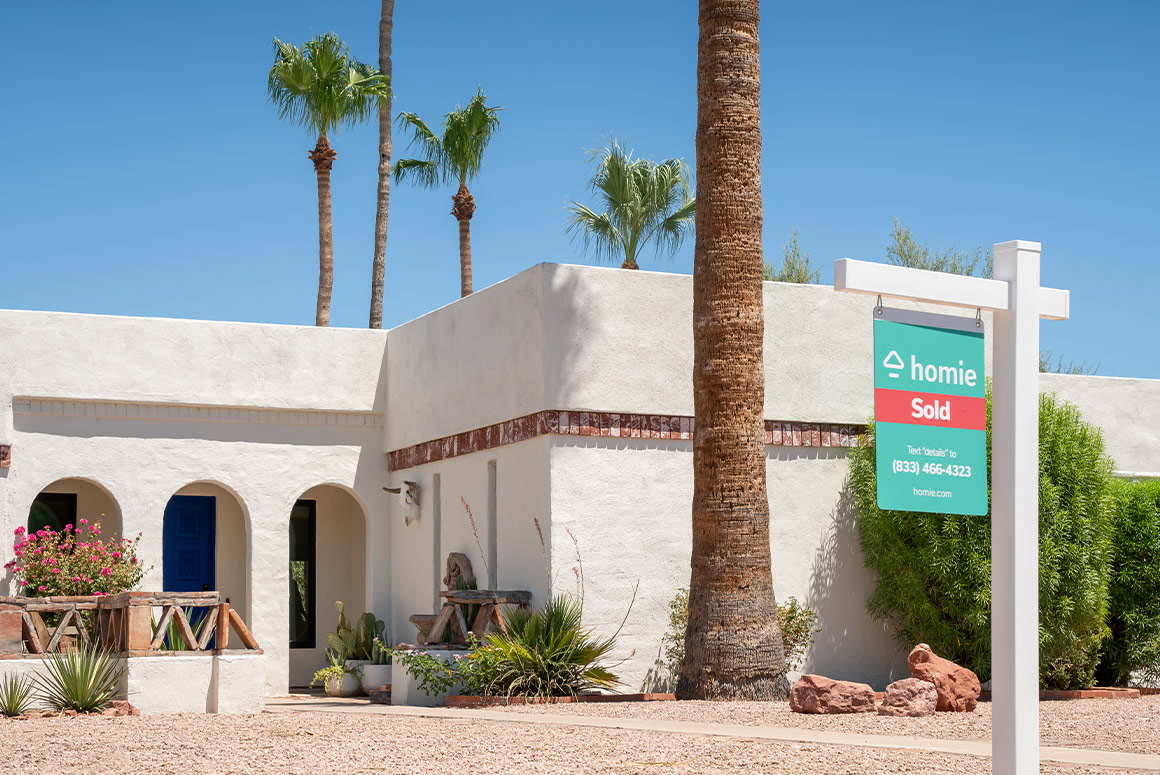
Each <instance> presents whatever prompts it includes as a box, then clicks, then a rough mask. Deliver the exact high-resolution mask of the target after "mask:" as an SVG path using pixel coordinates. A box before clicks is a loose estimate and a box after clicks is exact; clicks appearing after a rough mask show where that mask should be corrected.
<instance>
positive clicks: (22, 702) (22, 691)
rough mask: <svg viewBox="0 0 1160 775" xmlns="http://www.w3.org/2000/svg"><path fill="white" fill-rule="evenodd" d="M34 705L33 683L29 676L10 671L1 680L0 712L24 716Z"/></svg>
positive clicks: (7, 714) (6, 714)
mask: <svg viewBox="0 0 1160 775" xmlns="http://www.w3.org/2000/svg"><path fill="white" fill-rule="evenodd" d="M31 705H32V683H31V682H30V681H29V680H28V677H27V676H23V675H17V674H15V673H9V674H8V675H6V676H4V680H2V681H0V713H2V714H4V715H5V716H23V715H24V711H26V710H28V708H29V707H30V706H31Z"/></svg>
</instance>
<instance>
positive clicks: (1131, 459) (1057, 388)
mask: <svg viewBox="0 0 1160 775" xmlns="http://www.w3.org/2000/svg"><path fill="white" fill-rule="evenodd" d="M1039 384H1040V387H1041V389H1042V390H1043V391H1044V392H1053V393H1055V394H1056V395H1058V396H1059V397H1060V398H1062V399H1064V400H1065V401H1069V402H1070V403H1073V404H1075V405H1076V406H1077V407H1079V409H1080V411H1081V412H1082V413H1083V417H1084V419H1085V420H1087V421H1088V422H1090V423H1092V424H1094V425H1098V426H1100V427H1101V428H1103V429H1104V443H1105V445H1106V447H1107V451H1108V454H1109V455H1111V457H1112V460H1114V461H1115V462H1116V468H1118V469H1119V470H1121V471H1125V472H1131V473H1141V474H1152V475H1160V379H1131V378H1125V377H1098V376H1082V375H1068V374H1043V375H1041V376H1040V378H1039Z"/></svg>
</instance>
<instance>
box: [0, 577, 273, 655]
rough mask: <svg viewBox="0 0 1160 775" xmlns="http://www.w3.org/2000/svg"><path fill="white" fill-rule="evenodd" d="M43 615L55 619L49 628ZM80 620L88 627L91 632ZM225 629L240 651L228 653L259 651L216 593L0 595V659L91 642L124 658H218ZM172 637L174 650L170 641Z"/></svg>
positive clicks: (226, 640)
mask: <svg viewBox="0 0 1160 775" xmlns="http://www.w3.org/2000/svg"><path fill="white" fill-rule="evenodd" d="M155 608H160V609H161V617H160V619H156V620H155V619H154V615H153V612H154V609H155ZM86 612H91V614H89V615H86ZM44 614H52V615H57V616H59V617H60V618H59V620H58V621H57V623H56V625H55V626H54V627H50V626H49V625H48V624H46V622H45V620H44V616H43V615H44ZM86 619H88V621H89V622H90V623H92V625H93V630H94V631H93V633H91V634H90V633H89V631H88V628H87V627H86V623H85V620H86ZM171 624H172V625H173V627H172V629H171V626H170V625H171ZM231 629H232V630H233V632H235V633H236V634H237V636H238V639H239V640H240V641H241V643H242V646H244V647H245V648H244V649H231V650H230V653H244V652H246V651H250V652H258V653H260V651H261V649H260V648H259V647H258V641H257V640H256V639H255V638H254V636H253V634H252V633H251V632H250V630H249V628H248V627H246V623H245V622H244V621H242V617H241V616H239V615H238V612H237V611H235V610H234V609H232V608H230V604H229V603H223V602H222V601H221V595H220V593H218V592H121V593H120V594H117V595H107V596H102V597H0V657H13V656H19V655H21V654H24V653H28V654H43V653H46V652H53V651H61V650H64V649H65V648H68V647H70V646H71V645H72V644H73V643H81V644H85V645H87V644H89V643H91V642H93V641H94V640H95V641H96V642H97V643H98V644H100V645H101V646H102V647H103V648H105V649H108V650H110V651H115V652H120V653H122V654H124V655H125V656H130V657H134V656H158V655H162V654H191V653H192V654H197V653H200V654H220V653H222V652H223V651H224V650H225V649H227V648H229V638H230V631H231ZM174 635H175V636H176V638H177V639H178V640H179V641H180V646H178V645H177V644H176V643H174V642H173V636H174ZM167 640H168V641H169V642H167ZM167 647H168V648H167Z"/></svg>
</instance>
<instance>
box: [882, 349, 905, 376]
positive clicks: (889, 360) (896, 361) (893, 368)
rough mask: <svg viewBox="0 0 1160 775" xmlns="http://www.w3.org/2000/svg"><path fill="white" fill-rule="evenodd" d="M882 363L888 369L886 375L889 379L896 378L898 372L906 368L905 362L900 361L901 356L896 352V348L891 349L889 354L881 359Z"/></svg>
mask: <svg viewBox="0 0 1160 775" xmlns="http://www.w3.org/2000/svg"><path fill="white" fill-rule="evenodd" d="M882 365H883V366H885V367H886V368H888V369H890V373H889V374H887V375H886V376H888V377H890V378H891V379H898V372H900V371H901V370H902V369H905V368H906V364H905V363H903V362H902V356H900V355H899V354H898V350H891V351H890V354H889V355H887V356H886V358H885V359H884V360H883V361H882Z"/></svg>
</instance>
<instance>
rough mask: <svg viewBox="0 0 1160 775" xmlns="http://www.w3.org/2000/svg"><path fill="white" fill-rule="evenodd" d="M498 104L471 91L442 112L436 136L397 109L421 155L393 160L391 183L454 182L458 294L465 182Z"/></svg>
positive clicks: (466, 247) (463, 259) (466, 253)
mask: <svg viewBox="0 0 1160 775" xmlns="http://www.w3.org/2000/svg"><path fill="white" fill-rule="evenodd" d="M501 110H503V108H501V107H489V106H488V105H487V96H486V95H484V93H483V92H482V90H476V92H475V96H474V97H472V98H471V101H470V102H468V103H467V107H465V108H461V107H459V106H458V105H456V106H455V110H453V111H451V112H450V113H448V114H447V115H446V116H444V117H443V135H442V136H439V135H436V134H435V133H434V132H432V131H431V128H430V127H428V126H427V124H426V123H425V122H424V121H423V119H421V118H419V117H418V116H417V115H415V114H414V113H400V114H399V118H398V119H397V120H398V122H399V124H400V125H402V126H404V127H406V128H408V129H410V130H411V144H412V145H417V146H419V150H420V151H421V152H422V153H423V156H424V158H422V159H399V162H398V163H397V164H396V165H395V182H396V183H402V182H403V181H405V180H413V181H414V183H415V185H417V186H419V187H421V188H436V187H437V186H439V185H441V184H447V183H455V182H458V183H459V190H458V191H457V192H456V193H455V194H454V195H452V197H451V214H452V215H454V216H455V220H457V221H459V285H460V294H461V295H462V296H467V295H468V294H470V293H471V216H472V215H474V214H475V197H473V196H472V195H471V192H470V191H468V190H467V184H468V183H470V182H472V181H474V180H475V179H476V178H477V177H479V168H480V166H481V164H482V162H483V151H484V149H485V148H487V144H488V142H490V141H491V138H492V136H493V135H494V134H495V133H496V131H498V129H499V115H498V114H499V111H501Z"/></svg>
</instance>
